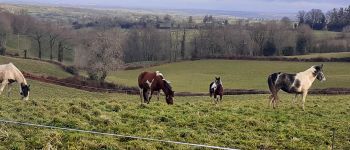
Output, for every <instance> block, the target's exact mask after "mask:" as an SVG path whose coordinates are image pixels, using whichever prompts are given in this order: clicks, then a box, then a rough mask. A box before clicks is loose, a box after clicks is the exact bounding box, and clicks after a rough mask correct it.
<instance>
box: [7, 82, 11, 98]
mask: <svg viewBox="0 0 350 150" xmlns="http://www.w3.org/2000/svg"><path fill="white" fill-rule="evenodd" d="M11 90H12V84H11V83H10V84H9V85H8V89H7V96H8V97H10V94H11Z"/></svg>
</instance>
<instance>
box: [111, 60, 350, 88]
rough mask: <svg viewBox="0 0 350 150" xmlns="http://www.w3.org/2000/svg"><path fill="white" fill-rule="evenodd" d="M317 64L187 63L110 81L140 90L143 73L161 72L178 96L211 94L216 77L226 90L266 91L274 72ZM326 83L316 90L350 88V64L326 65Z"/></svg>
mask: <svg viewBox="0 0 350 150" xmlns="http://www.w3.org/2000/svg"><path fill="white" fill-rule="evenodd" d="M316 64H321V63H315V62H284V61H248V60H199V61H185V62H178V63H171V64H164V65H161V66H156V67H151V68H143V69H137V70H128V71H119V72H116V73H112V74H111V75H110V76H109V77H108V80H109V81H113V82H115V83H118V84H125V85H128V86H137V77H138V75H139V74H140V73H141V72H142V71H146V70H147V71H156V70H159V71H161V72H162V73H163V74H164V75H165V78H166V79H168V80H170V81H171V82H172V85H173V87H174V90H175V91H178V92H183V91H185V92H208V86H209V83H210V82H211V81H212V80H214V76H221V78H222V80H223V84H224V88H227V89H261V90H267V89H268V86H267V77H268V75H270V74H271V73H274V72H289V73H296V72H300V71H304V70H306V69H308V68H309V67H311V66H312V65H316ZM323 64H324V73H325V75H326V78H327V81H326V82H323V83H320V82H318V81H315V84H314V85H313V88H330V87H342V88H349V87H350V63H329V62H326V63H323Z"/></svg>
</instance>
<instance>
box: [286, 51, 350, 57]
mask: <svg viewBox="0 0 350 150" xmlns="http://www.w3.org/2000/svg"><path fill="white" fill-rule="evenodd" d="M286 57H287V58H303V59H310V58H345V57H350V52H338V53H312V54H307V55H296V56H286Z"/></svg>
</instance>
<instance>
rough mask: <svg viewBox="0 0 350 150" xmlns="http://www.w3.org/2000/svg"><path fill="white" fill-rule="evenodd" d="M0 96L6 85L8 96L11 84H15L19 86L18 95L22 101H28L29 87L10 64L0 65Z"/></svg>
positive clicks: (19, 72)
mask: <svg viewBox="0 0 350 150" xmlns="http://www.w3.org/2000/svg"><path fill="white" fill-rule="evenodd" d="M0 82H1V86H0V95H1V93H2V92H3V91H4V89H5V87H6V85H8V94H7V95H8V96H10V93H11V89H12V83H14V82H17V83H18V84H19V85H20V94H21V95H22V99H24V100H28V99H29V91H30V89H29V87H30V85H28V84H27V81H26V79H25V78H24V76H23V74H22V72H21V71H19V70H18V69H17V67H16V66H15V65H13V64H12V63H9V64H4V65H0Z"/></svg>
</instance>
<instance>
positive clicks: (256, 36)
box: [249, 23, 267, 55]
mask: <svg viewBox="0 0 350 150" xmlns="http://www.w3.org/2000/svg"><path fill="white" fill-rule="evenodd" d="M249 35H250V39H251V40H252V41H253V42H254V43H255V44H256V45H257V47H258V50H259V51H258V52H257V55H262V54H263V48H264V44H265V42H266V40H267V31H266V25H264V24H261V23H257V24H254V25H253V26H252V27H251V28H250V30H249Z"/></svg>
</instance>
